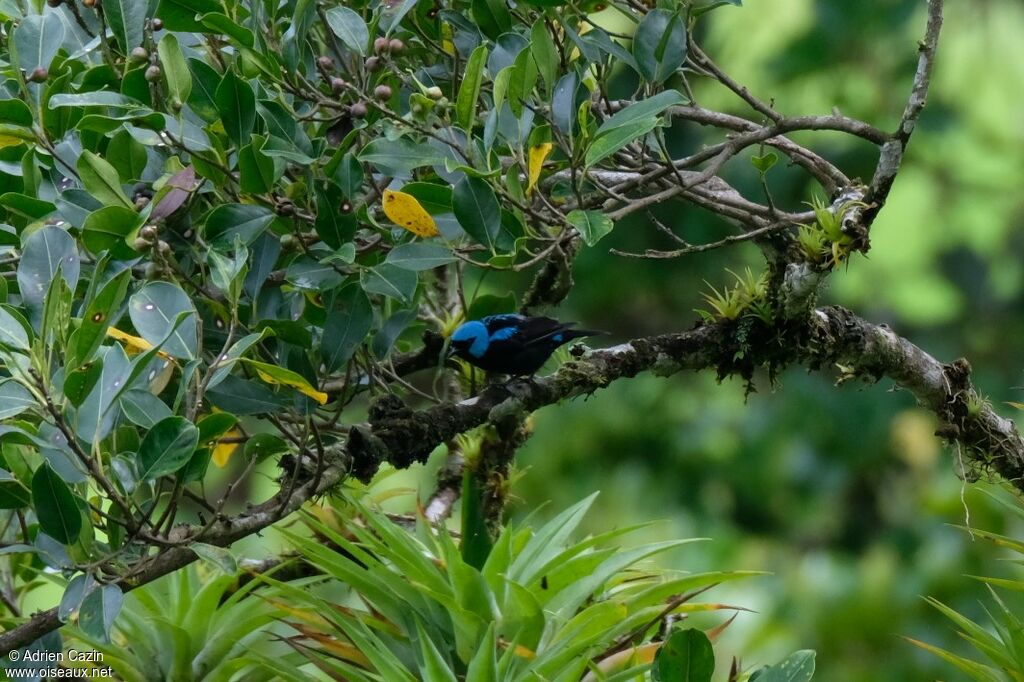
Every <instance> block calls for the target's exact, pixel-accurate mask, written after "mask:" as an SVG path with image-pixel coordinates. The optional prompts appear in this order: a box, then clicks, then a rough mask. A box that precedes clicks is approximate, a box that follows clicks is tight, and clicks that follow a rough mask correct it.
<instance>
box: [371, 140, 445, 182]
mask: <svg viewBox="0 0 1024 682" xmlns="http://www.w3.org/2000/svg"><path fill="white" fill-rule="evenodd" d="M358 158H359V160H360V161H362V162H363V163H371V164H373V165H374V166H377V167H378V168H381V169H382V170H384V171H386V172H388V173H391V174H394V175H408V174H409V173H411V172H412V170H413V169H415V168H420V167H422V166H433V165H437V164H443V163H444V156H443V155H442V154H441V153H440V152H438V151H437V150H436V149H434V148H433V147H431V146H429V145H426V144H419V143H416V142H413V141H412V140H410V139H408V138H405V137H401V138H399V139H397V140H389V139H387V138H383V137H378V138H376V139H374V140H372V141H370V143H369V144H368V145H366V146H365V147H363V149H362V151H360V152H359V157H358Z"/></svg>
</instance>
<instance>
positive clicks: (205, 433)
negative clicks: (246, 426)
mask: <svg viewBox="0 0 1024 682" xmlns="http://www.w3.org/2000/svg"><path fill="white" fill-rule="evenodd" d="M237 423H238V417H236V416H235V415H233V414H228V413H227V412H214V413H213V414H208V415H206V416H205V417H203V418H202V419H200V420H199V423H198V424H196V428H198V429H199V442H200V443H203V444H206V445H211V444H213V443H214V442H215V441H216V439H218V438H220V437H221V436H223V435H224V434H225V433H227V432H228V431H230V430H231V429H233V428H235V425H236V424H237Z"/></svg>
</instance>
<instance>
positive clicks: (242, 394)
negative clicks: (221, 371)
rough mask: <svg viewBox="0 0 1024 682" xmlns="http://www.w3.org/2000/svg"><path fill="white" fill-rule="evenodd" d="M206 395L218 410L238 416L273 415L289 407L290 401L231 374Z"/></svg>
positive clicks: (259, 385) (261, 385)
mask: <svg viewBox="0 0 1024 682" xmlns="http://www.w3.org/2000/svg"><path fill="white" fill-rule="evenodd" d="M206 395H207V396H209V398H210V402H212V403H213V404H214V405H216V406H217V407H218V408H220V409H222V410H225V411H227V412H231V413H234V414H240V415H246V414H268V413H275V412H280V411H281V410H283V409H284V408H285V407H287V406H289V405H291V400H286V399H285V398H283V397H281V396H278V395H277V394H276V393H274V392H273V391H271V390H270V389H269V388H267V387H266V386H264V385H263V384H258V383H256V382H253V381H246V380H245V379H242V378H240V377H237V376H235V375H233V374H228V375H226V376H225V377H224V378H223V379H222V380H221V382H220V383H219V384H218V385H217V386H216V387H215V388H211V389H209V390H208V391H207V392H206Z"/></svg>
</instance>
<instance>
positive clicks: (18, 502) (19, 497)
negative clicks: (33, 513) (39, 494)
mask: <svg viewBox="0 0 1024 682" xmlns="http://www.w3.org/2000/svg"><path fill="white" fill-rule="evenodd" d="M31 502H32V493H31V491H30V490H29V489H28V488H26V487H25V486H24V485H23V484H22V483H21V481H19V480H18V479H17V478H15V477H14V476H12V475H11V472H9V471H6V470H4V469H0V509H22V508H24V507H27V506H29V504H31Z"/></svg>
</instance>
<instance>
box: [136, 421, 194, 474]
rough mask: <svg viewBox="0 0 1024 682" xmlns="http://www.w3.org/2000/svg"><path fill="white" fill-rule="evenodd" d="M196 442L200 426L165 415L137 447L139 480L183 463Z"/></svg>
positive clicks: (171, 472) (172, 471)
mask: <svg viewBox="0 0 1024 682" xmlns="http://www.w3.org/2000/svg"><path fill="white" fill-rule="evenodd" d="M198 444H199V429H197V428H196V427H195V425H194V424H193V423H192V422H190V421H189V420H187V419H185V418H184V417H166V418H164V419H162V420H160V422H158V423H157V425H156V426H154V427H153V428H152V429H150V431H149V432H148V433H147V434H146V437H145V438H143V439H142V444H141V445H140V446H139V480H142V481H151V480H154V479H157V478H159V477H161V476H167V475H170V474H173V473H174V472H175V471H177V470H178V469H180V468H181V467H183V466H185V464H186V463H188V460H189V458H190V457H191V456H192V451H193V450H195V449H196V445H198Z"/></svg>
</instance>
